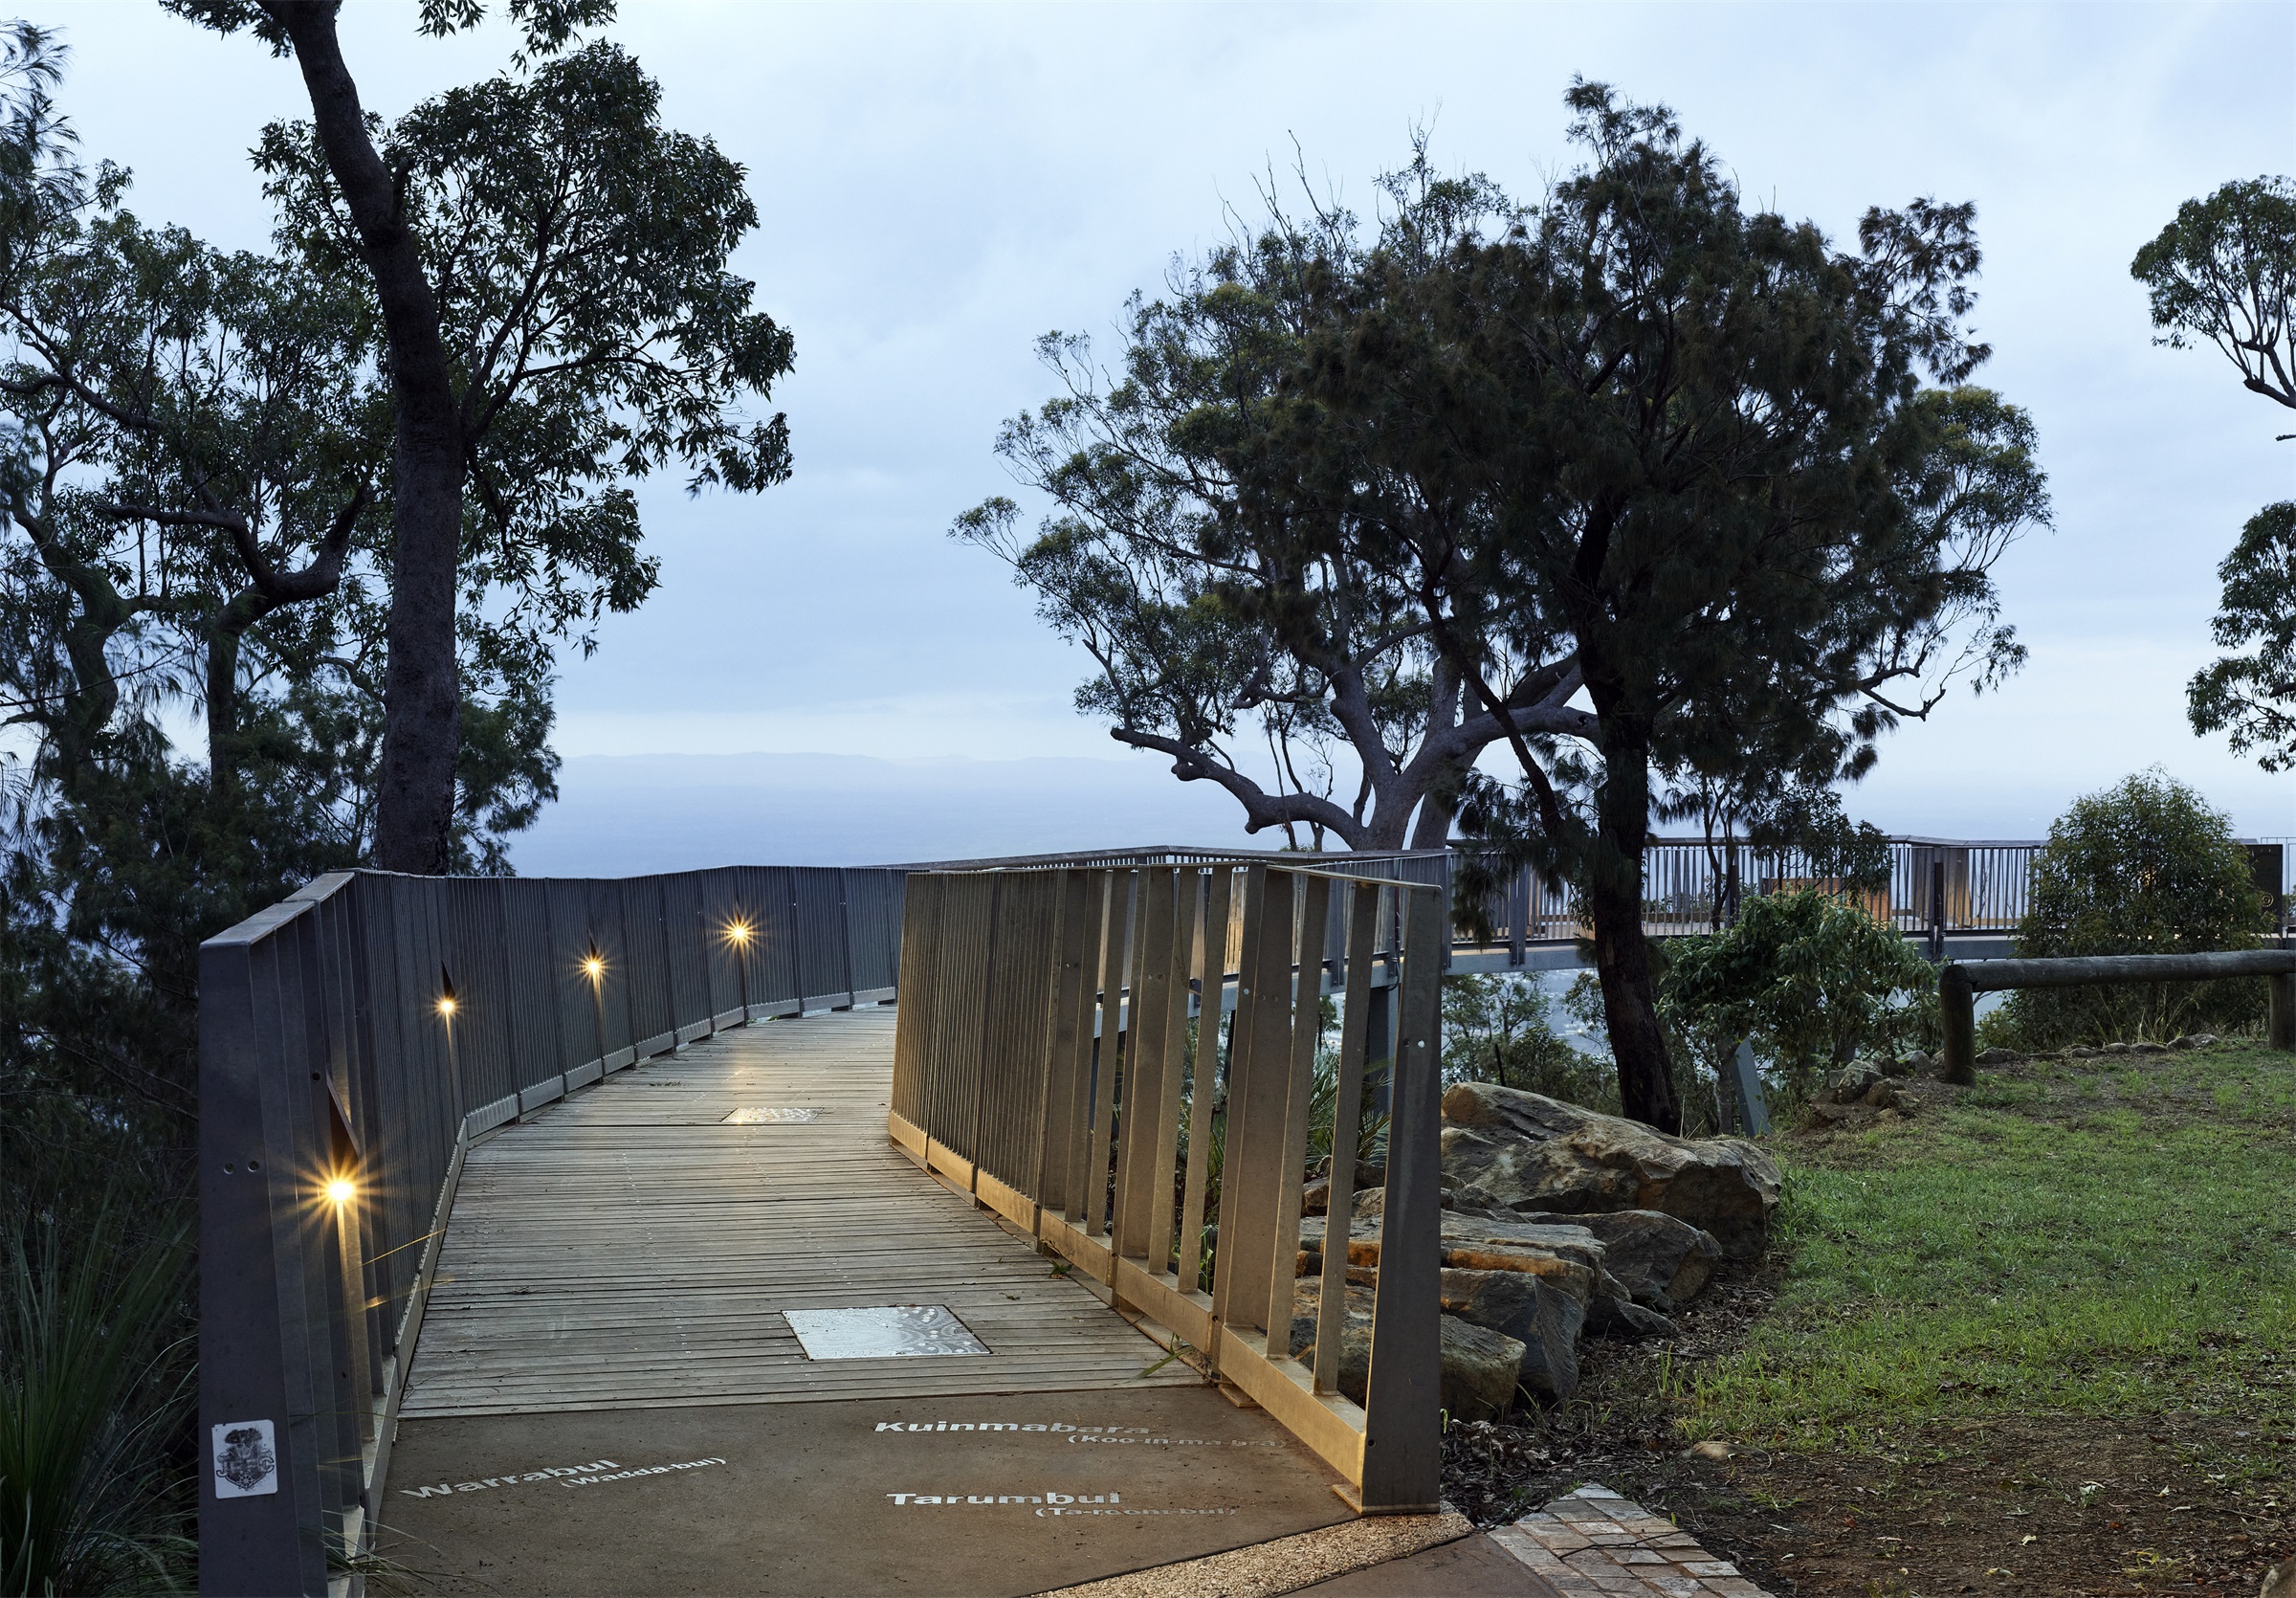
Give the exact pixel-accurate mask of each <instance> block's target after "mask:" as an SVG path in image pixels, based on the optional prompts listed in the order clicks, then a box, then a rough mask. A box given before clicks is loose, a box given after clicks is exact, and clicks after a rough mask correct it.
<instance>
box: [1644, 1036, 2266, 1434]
mask: <svg viewBox="0 0 2296 1598" xmlns="http://www.w3.org/2000/svg"><path fill="white" fill-rule="evenodd" d="M1981 1076H1982V1080H1981V1081H1980V1082H1979V1084H1978V1086H1976V1088H1974V1089H1970V1090H1967V1091H1964V1092H1960V1093H1954V1092H1953V1091H1952V1090H1948V1089H1945V1088H1943V1087H1942V1086H1939V1085H1932V1084H1925V1087H1926V1088H1927V1089H1928V1092H1929V1093H1930V1095H1931V1099H1930V1101H1929V1102H1927V1103H1925V1105H1924V1106H1923V1108H1922V1110H1921V1112H1920V1113H1919V1114H1917V1115H1915V1116H1914V1117H1912V1118H1911V1119H1910V1120H1907V1121H1893V1122H1891V1123H1887V1124H1879V1125H1874V1126H1871V1127H1870V1128H1868V1129H1865V1130H1863V1131H1858V1132H1854V1133H1853V1132H1836V1133H1834V1134H1832V1135H1830V1136H1821V1135H1814V1134H1808V1133H1797V1134H1789V1135H1787V1136H1784V1137H1782V1138H1780V1139H1778V1140H1777V1143H1776V1145H1775V1148H1776V1152H1777V1155H1778V1158H1779V1161H1780V1163H1781V1165H1783V1166H1784V1168H1785V1170H1786V1172H1787V1187H1786V1199H1785V1202H1784V1204H1783V1206H1782V1208H1781V1210H1780V1215H1779V1220H1780V1229H1779V1233H1778V1237H1777V1244H1778V1247H1779V1250H1780V1254H1781V1257H1783V1258H1784V1260H1785V1261H1786V1267H1785V1276H1784V1278H1783V1281H1782V1284H1781V1290H1780V1296H1779V1298H1778V1301H1777V1306H1776V1309H1775V1310H1774V1312H1773V1313H1772V1314H1771V1315H1769V1316H1767V1317H1765V1318H1764V1320H1763V1321H1761V1322H1760V1323H1759V1324H1758V1325H1757V1326H1756V1327H1755V1329H1754V1331H1753V1333H1752V1335H1751V1337H1750V1338H1749V1340H1748V1341H1747V1342H1746V1343H1745V1344H1744V1345H1743V1346H1741V1347H1740V1348H1739V1349H1738V1350H1737V1351H1736V1352H1734V1353H1733V1354H1730V1355H1726V1356H1724V1357H1721V1358H1718V1359H1715V1360H1713V1361H1711V1362H1704V1363H1701V1364H1700V1365H1696V1366H1694V1367H1691V1368H1689V1369H1684V1370H1678V1371H1677V1372H1676V1374H1675V1376H1674V1378H1673V1380H1672V1382H1671V1384H1670V1386H1671V1387H1673V1391H1674V1397H1675V1400H1676V1404H1677V1409H1676V1413H1677V1416H1678V1418H1679V1419H1680V1421H1681V1422H1682V1424H1683V1426H1684V1428H1685V1430H1686V1431H1688V1432H1690V1433H1691V1434H1692V1435H1695V1436H1711V1437H1728V1438H1736V1439H1741V1440H1747V1441H1755V1442H1759V1443H1763V1444H1767V1445H1769V1446H1784V1447H1789V1448H1793V1447H1803V1446H1842V1445H1844V1444H1854V1442H1855V1441H1856V1439H1857V1438H1858V1437H1859V1436H1860V1434H1870V1432H1872V1431H1873V1430H1874V1429H1875V1428H1876V1427H1880V1426H1889V1427H1896V1426H1902V1425H1905V1424H1908V1423H1914V1424H1919V1423H1922V1422H1927V1421H1936V1420H1952V1419H1955V1418H1959V1417H1965V1416H1967V1417H1986V1416H1998V1415H2005V1414H2016V1415H2025V1416H2039V1415H2060V1416H2086V1415H2095V1416H2099V1417H2103V1416H2130V1415H2141V1414H2163V1413H2170V1412H2177V1411H2189V1412H2194V1413H2199V1414H2209V1415H2218V1416H2224V1417H2230V1418H2233V1419H2235V1420H2236V1421H2237V1420H2241V1419H2246V1420H2253V1421H2254V1422H2256V1423H2257V1424H2258V1426H2259V1428H2260V1429H2268V1430H2275V1431H2285V1430H2287V1429H2289V1428H2291V1427H2296V1056H2292V1055H2288V1054H2275V1053H2271V1052H2268V1051H2266V1050H2264V1049H2263V1048H2262V1047H2260V1046H2255V1045H2249V1044H2224V1045H2219V1046H2218V1047H2216V1048H2213V1049H2209V1050H2205V1051H2198V1052H2191V1053H2177V1054H2162V1055H2139V1056H2129V1057H2118V1056H2115V1057H2107V1058H2102V1059H2095V1060H2079V1061H2075V1060H2055V1059H2036V1060H2032V1061H2029V1062H2026V1063H2025V1064H2022V1065H2019V1066H2014V1067H2006V1068H2000V1069H1989V1070H1984V1071H1982V1072H1981Z"/></svg>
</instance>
